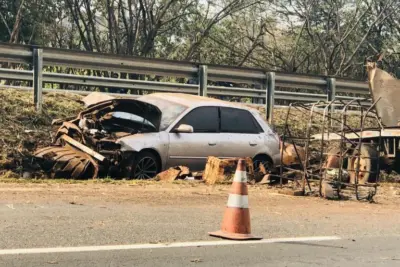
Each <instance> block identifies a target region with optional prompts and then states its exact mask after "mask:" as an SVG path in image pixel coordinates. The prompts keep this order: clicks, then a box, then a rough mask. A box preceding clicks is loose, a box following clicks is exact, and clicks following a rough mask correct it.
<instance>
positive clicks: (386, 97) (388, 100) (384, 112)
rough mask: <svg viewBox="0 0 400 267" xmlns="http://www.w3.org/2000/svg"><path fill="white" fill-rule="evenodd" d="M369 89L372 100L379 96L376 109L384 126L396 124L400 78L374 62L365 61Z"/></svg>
mask: <svg viewBox="0 0 400 267" xmlns="http://www.w3.org/2000/svg"><path fill="white" fill-rule="evenodd" d="M367 71H368V81H369V89H370V92H371V95H372V98H373V99H374V100H377V99H379V98H380V100H379V102H378V103H377V104H376V110H377V113H378V115H379V116H380V117H381V119H382V122H383V124H385V125H386V126H398V125H399V118H400V105H399V103H400V80H397V79H396V78H394V77H393V76H392V75H390V74H389V73H387V72H386V71H383V70H381V69H379V68H378V67H377V66H376V63H375V62H368V63H367Z"/></svg>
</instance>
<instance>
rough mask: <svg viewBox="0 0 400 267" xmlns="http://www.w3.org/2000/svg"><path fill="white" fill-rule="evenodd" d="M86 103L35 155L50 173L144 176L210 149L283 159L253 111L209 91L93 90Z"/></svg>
mask: <svg viewBox="0 0 400 267" xmlns="http://www.w3.org/2000/svg"><path fill="white" fill-rule="evenodd" d="M83 100H84V102H85V103H86V106H87V107H86V109H85V110H84V111H82V112H80V113H79V115H78V116H77V117H76V118H74V119H71V120H68V121H61V122H60V121H58V122H57V123H59V124H60V128H59V129H58V131H57V134H56V136H55V140H54V144H53V145H52V146H50V147H46V148H42V149H39V150H38V151H36V152H35V157H36V158H37V160H38V161H39V163H40V165H41V167H42V168H43V169H44V170H45V171H46V172H49V173H50V174H51V176H52V177H54V178H57V177H63V178H68V177H71V178H74V179H83V178H95V177H104V176H109V177H115V178H118V177H119V178H136V179H148V178H152V177H155V176H156V175H157V174H158V173H159V172H161V171H163V170H166V169H168V168H169V167H174V166H178V165H184V166H187V167H189V168H190V169H191V170H193V171H201V170H203V169H204V167H205V164H206V160H207V158H208V156H215V157H219V158H232V157H251V158H253V159H254V162H255V165H256V167H257V166H259V164H260V163H262V164H263V165H264V166H268V168H270V167H272V166H273V165H276V164H279V162H280V151H279V137H278V136H277V134H276V133H275V132H274V131H273V130H272V129H271V128H270V127H269V125H268V124H267V123H266V122H265V121H264V120H263V119H262V117H261V115H260V114H259V113H258V111H257V110H253V109H251V108H247V107H245V106H242V105H239V104H235V103H230V102H225V101H220V100H216V99H212V98H205V97H199V96H194V95H186V94H173V93H156V94H149V95H145V96H142V97H140V98H138V99H129V98H122V99H117V98H113V97H110V96H108V95H104V94H99V93H93V94H91V95H89V96H87V97H86V98H85V99H83Z"/></svg>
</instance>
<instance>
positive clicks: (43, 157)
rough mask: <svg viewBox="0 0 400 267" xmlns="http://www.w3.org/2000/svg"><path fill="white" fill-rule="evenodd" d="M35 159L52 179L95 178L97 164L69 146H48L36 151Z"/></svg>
mask: <svg viewBox="0 0 400 267" xmlns="http://www.w3.org/2000/svg"><path fill="white" fill-rule="evenodd" d="M34 156H35V158H36V159H37V160H38V163H39V164H40V165H41V167H42V169H43V170H44V171H45V172H49V173H51V177H52V178H73V179H85V178H96V177H97V175H98V164H97V163H96V162H95V161H94V160H93V159H92V158H91V157H90V156H89V155H87V154H85V153H83V152H81V151H78V150H76V149H74V148H73V147H71V146H62V147H61V146H50V147H45V148H41V149H38V150H37V151H35V153H34Z"/></svg>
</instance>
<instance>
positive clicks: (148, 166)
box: [131, 151, 161, 180]
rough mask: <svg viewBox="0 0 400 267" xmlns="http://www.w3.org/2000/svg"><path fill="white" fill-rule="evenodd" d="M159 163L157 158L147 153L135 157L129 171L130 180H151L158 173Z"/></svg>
mask: <svg viewBox="0 0 400 267" xmlns="http://www.w3.org/2000/svg"><path fill="white" fill-rule="evenodd" d="M160 169H161V167H160V163H159V161H158V159H157V157H156V156H155V155H154V154H153V153H151V152H148V151H144V152H140V153H139V154H137V155H136V157H135V159H134V162H133V165H132V169H131V170H132V171H131V178H132V179H142V180H143V179H151V178H154V177H155V176H156V175H157V174H158V173H159V172H160Z"/></svg>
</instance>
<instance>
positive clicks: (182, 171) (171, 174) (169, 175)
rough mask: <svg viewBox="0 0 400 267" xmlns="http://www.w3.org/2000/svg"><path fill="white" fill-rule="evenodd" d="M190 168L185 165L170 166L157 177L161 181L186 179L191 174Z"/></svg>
mask: <svg viewBox="0 0 400 267" xmlns="http://www.w3.org/2000/svg"><path fill="white" fill-rule="evenodd" d="M190 174H191V173H190V170H189V168H188V167H185V166H177V167H174V168H169V169H168V170H166V171H163V172H161V173H159V174H158V175H157V176H156V179H157V180H159V181H169V182H172V181H175V180H177V179H185V178H187V177H189V176H190Z"/></svg>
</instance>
